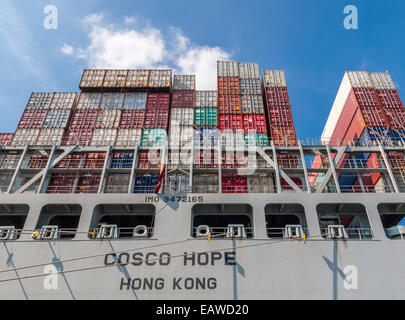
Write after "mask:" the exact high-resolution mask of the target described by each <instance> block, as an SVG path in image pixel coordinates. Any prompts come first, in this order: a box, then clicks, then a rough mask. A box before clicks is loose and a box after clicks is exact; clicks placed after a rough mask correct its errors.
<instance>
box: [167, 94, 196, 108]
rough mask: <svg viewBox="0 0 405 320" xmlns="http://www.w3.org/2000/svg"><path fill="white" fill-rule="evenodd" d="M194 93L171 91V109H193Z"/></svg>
mask: <svg viewBox="0 0 405 320" xmlns="http://www.w3.org/2000/svg"><path fill="white" fill-rule="evenodd" d="M194 104H195V92H194V91H189V90H188V91H187V90H182V91H173V95H172V104H171V106H172V107H173V108H194Z"/></svg>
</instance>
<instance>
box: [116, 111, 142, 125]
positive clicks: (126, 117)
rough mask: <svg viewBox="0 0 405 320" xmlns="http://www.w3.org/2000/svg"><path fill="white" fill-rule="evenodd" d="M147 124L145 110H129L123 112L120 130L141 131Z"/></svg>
mask: <svg viewBox="0 0 405 320" xmlns="http://www.w3.org/2000/svg"><path fill="white" fill-rule="evenodd" d="M144 122H145V110H127V109H124V110H122V112H121V119H120V124H119V128H120V129H139V128H142V127H143V124H144Z"/></svg>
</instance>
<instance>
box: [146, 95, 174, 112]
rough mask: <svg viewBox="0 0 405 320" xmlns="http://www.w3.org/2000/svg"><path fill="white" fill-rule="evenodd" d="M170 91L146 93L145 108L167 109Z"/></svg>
mask: <svg viewBox="0 0 405 320" xmlns="http://www.w3.org/2000/svg"><path fill="white" fill-rule="evenodd" d="M169 106H170V93H148V98H147V102H146V109H149V110H157V109H169Z"/></svg>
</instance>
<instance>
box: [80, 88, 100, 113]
mask: <svg viewBox="0 0 405 320" xmlns="http://www.w3.org/2000/svg"><path fill="white" fill-rule="evenodd" d="M101 98H102V94H101V93H97V92H90V93H86V92H85V93H81V94H80V97H79V101H78V103H77V109H98V108H99V107H100V103H101Z"/></svg>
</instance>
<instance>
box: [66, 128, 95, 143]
mask: <svg viewBox="0 0 405 320" xmlns="http://www.w3.org/2000/svg"><path fill="white" fill-rule="evenodd" d="M92 134H93V129H88V128H84V129H82V128H77V129H76V128H69V129H68V131H67V132H66V135H65V137H64V138H63V145H67V146H88V145H89V143H90V140H91V136H92Z"/></svg>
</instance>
